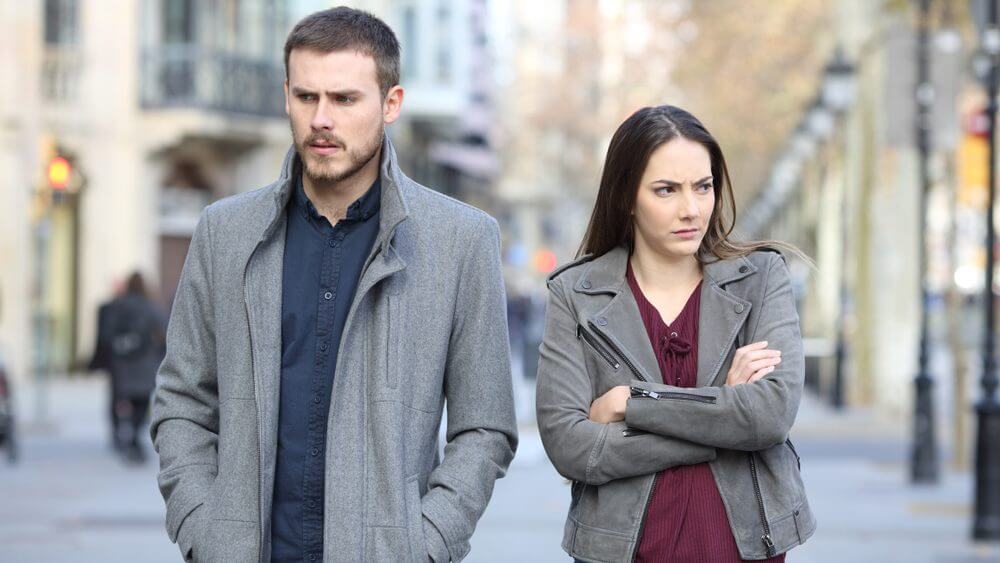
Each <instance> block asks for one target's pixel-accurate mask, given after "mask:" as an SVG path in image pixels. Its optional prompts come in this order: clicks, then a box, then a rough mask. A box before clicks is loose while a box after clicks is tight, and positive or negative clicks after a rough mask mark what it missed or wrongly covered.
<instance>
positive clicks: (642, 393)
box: [631, 387, 660, 399]
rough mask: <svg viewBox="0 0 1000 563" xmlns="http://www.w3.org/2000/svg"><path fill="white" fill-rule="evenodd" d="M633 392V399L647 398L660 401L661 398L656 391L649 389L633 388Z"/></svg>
mask: <svg viewBox="0 0 1000 563" xmlns="http://www.w3.org/2000/svg"><path fill="white" fill-rule="evenodd" d="M631 392H632V397H633V398H637V397H646V398H649V399H659V398H660V394H659V393H657V392H656V391H650V390H648V389H643V388H641V387H632V388H631Z"/></svg>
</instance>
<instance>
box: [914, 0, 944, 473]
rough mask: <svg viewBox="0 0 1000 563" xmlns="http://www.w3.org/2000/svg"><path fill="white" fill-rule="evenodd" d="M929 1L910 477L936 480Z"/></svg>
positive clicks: (920, 59) (920, 88) (924, 7)
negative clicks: (929, 223) (930, 316)
mask: <svg viewBox="0 0 1000 563" xmlns="http://www.w3.org/2000/svg"><path fill="white" fill-rule="evenodd" d="M930 4H931V0H919V8H920V9H919V19H918V23H917V45H916V48H917V85H916V91H915V98H916V108H917V112H916V113H917V115H916V117H917V119H916V137H917V139H916V140H917V153H918V161H919V177H920V208H919V217H918V225H919V230H918V231H917V232H918V233H919V237H920V239H919V240H920V246H919V249H918V254H919V257H920V260H919V266H918V268H919V269H918V275H919V279H920V351H919V356H918V360H917V361H918V364H917V376H916V377H915V378H914V381H913V383H914V386H915V387H916V401H915V405H914V420H913V442H914V443H913V452H912V453H913V457H912V460H911V461H912V464H911V474H910V477H911V479H912V481H913V482H914V483H928V484H932V483H937V481H938V466H939V461H938V448H937V440H936V437H935V432H934V430H935V428H934V404H933V398H934V396H933V391H934V380H933V378H931V376H930V373H929V371H928V365H927V364H928V360H929V355H930V341H929V334H928V326H927V321H928V319H927V301H928V293H929V292H928V287H927V239H926V236H927V235H926V232H927V229H926V227H927V194H928V192H929V191H930V175H929V171H928V164H929V157H930V120H931V104H932V103H933V101H934V87H933V85H932V83H931V80H930V53H929V50H930V37H929V33H928V32H929V29H928V28H929V27H930Z"/></svg>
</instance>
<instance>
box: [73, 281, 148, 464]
mask: <svg viewBox="0 0 1000 563" xmlns="http://www.w3.org/2000/svg"><path fill="white" fill-rule="evenodd" d="M165 344H166V317H165V316H164V315H163V313H162V312H161V311H160V310H159V308H158V306H157V305H156V304H155V303H154V302H153V300H152V299H151V297H150V295H149V294H148V292H147V289H146V283H145V280H144V279H143V277H142V274H140V273H139V272H134V273H133V274H131V275H130V276H129V278H128V281H127V282H126V284H125V290H124V292H123V293H122V294H121V295H120V296H119V297H116V298H115V299H113V300H112V301H110V302H108V303H105V304H103V305H101V307H100V309H99V310H98V314H97V344H96V346H95V350H94V356H93V358H92V359H91V361H90V366H89V367H90V369H105V370H107V371H108V373H109V375H110V378H111V381H110V390H111V401H110V402H111V409H110V411H111V412H110V415H111V416H110V418H111V440H112V445H113V446H114V448H115V450H117V451H119V452H120V453H121V454H122V455H123V457H124V459H125V460H126V461H129V462H132V463H141V462H143V461H144V460H145V457H146V454H145V450H144V449H143V447H142V441H141V440H140V438H139V437H140V435H142V434H143V432H142V428H143V427H144V425H145V423H146V419H147V417H148V415H149V402H150V397H151V395H152V393H153V389H154V388H155V387H156V370H157V369H158V368H159V367H160V362H161V361H162V360H163V355H164V350H165Z"/></svg>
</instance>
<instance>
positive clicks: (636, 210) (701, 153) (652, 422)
mask: <svg viewBox="0 0 1000 563" xmlns="http://www.w3.org/2000/svg"><path fill="white" fill-rule="evenodd" d="M734 207H735V206H734V203H733V194H732V187H731V186H730V182H729V174H728V171H727V169H726V162H725V159H724V158H723V155H722V151H721V149H720V148H719V145H718V143H717V142H716V141H715V139H714V138H713V137H712V136H711V135H710V134H709V133H708V131H707V130H706V129H705V127H704V126H703V125H702V124H701V123H700V122H699V121H698V120H697V119H696V118H695V117H694V116H692V115H691V114H689V113H687V112H685V111H683V110H681V109H678V108H676V107H671V106H660V107H655V108H644V109H641V110H639V111H637V112H636V113H635V114H633V115H632V116H631V117H629V118H628V119H627V120H626V121H625V122H624V123H623V124H622V125H621V126H620V127H619V128H618V131H617V132H616V133H615V135H614V137H613V138H612V140H611V145H610V147H609V149H608V155H607V159H606V161H605V165H604V172H603V175H602V178H601V185H600V189H599V191H598V194H597V201H596V204H595V206H594V211H593V214H592V216H591V219H590V225H589V227H588V229H587V234H586V235H585V238H584V241H583V244H582V246H581V249H580V254H581V255H583V256H582V257H581V258H580V259H579V260H577V261H576V262H573V263H571V264H568V265H566V266H564V267H562V268H560V269H559V270H557V271H556V272H555V273H554V274H553V275H552V276H551V277H550V278H549V290H550V296H549V304H548V309H547V312H546V327H545V336H544V338H543V341H542V345H541V352H540V354H541V355H540V359H539V366H538V389H537V395H536V400H537V418H538V428H539V432H540V434H541V438H542V443H543V445H544V446H545V451H546V453H547V454H548V456H549V459H550V460H551V461H552V463H553V465H555V467H556V469H557V470H558V471H559V473H560V474H562V475H563V476H565V477H566V478H568V479H570V480H571V481H572V482H573V483H572V501H571V504H570V510H569V516H568V518H567V522H566V527H565V536H564V538H563V548H564V549H565V550H566V551H567V552H568V553H569V554H570V555H571V556H573V557H574V558H576V559H578V560H583V561H710V562H713V563H715V562H728V561H741V560H768V561H783V560H784V553H785V552H786V551H788V550H789V549H791V548H792V547H794V546H796V545H799V544H801V543H802V542H804V541H805V540H806V539H807V538H808V537H809V536H810V535H811V534H812V533H813V530H814V529H815V520H814V519H813V516H812V513H811V511H810V510H809V504H808V502H807V500H806V497H805V491H804V489H803V486H802V480H801V478H800V476H799V467H798V465H799V464H798V456H797V455H796V453H795V451H794V448H793V446H792V444H791V442H790V441H788V439H787V436H788V432H789V430H790V429H791V426H792V423H793V422H794V420H795V413H796V411H797V410H798V404H799V398H800V395H801V391H802V380H803V369H804V362H803V356H802V339H801V335H800V333H799V325H798V316H797V314H796V310H795V303H794V299H793V296H792V290H791V285H790V282H789V275H788V270H787V268H786V266H785V262H784V260H783V258H782V256H781V255H780V254H779V253H777V252H776V251H774V250H772V249H773V248H775V247H778V248H783V249H786V250H789V251H791V252H792V253H795V254H798V252H797V251H796V250H795V249H794V248H792V247H790V246H788V245H783V244H780V243H775V242H759V243H739V242H735V241H732V240H730V239H729V234H730V232H731V230H732V222H733V220H732V217H733V216H734V215H735V209H734Z"/></svg>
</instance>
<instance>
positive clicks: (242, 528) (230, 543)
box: [194, 520, 260, 563]
mask: <svg viewBox="0 0 1000 563" xmlns="http://www.w3.org/2000/svg"><path fill="white" fill-rule="evenodd" d="M259 531H260V528H259V526H258V525H257V523H256V522H244V521H241V520H211V521H209V522H208V527H207V529H206V530H205V535H204V537H203V540H204V541H202V542H201V544H200V545H198V547H197V548H196V549H195V551H194V560H195V561H196V562H197V563H216V562H219V563H221V562H224V561H256V560H257V559H259V558H260V553H258V551H259V550H258V548H257V540H258V538H259V533H258V532H259Z"/></svg>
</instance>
